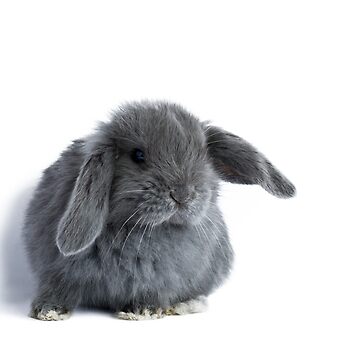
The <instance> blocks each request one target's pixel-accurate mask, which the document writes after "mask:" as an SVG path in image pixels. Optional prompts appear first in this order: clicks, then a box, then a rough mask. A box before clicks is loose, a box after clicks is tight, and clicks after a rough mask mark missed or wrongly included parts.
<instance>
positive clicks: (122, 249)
mask: <svg viewBox="0 0 360 360" xmlns="http://www.w3.org/2000/svg"><path fill="white" fill-rule="evenodd" d="M140 220H141V217H140V218H139V219H138V221H137V222H136V223H135V225H134V226H133V227H132V228H131V230H130V231H129V233H128V234H127V236H126V238H125V240H124V243H123V246H122V248H121V252H120V258H119V261H121V258H122V253H123V251H124V248H125V244H126V241H127V239H128V238H129V236H130V234H131V233H132V232H133V230H134V229H135V227H136V225H137V224H138V223H139V222H140Z"/></svg>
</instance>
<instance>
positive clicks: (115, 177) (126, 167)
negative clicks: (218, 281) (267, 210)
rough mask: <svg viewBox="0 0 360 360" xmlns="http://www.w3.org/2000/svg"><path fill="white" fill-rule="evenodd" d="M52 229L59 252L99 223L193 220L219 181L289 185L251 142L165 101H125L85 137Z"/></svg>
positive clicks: (282, 193) (288, 189) (278, 190)
mask: <svg viewBox="0 0 360 360" xmlns="http://www.w3.org/2000/svg"><path fill="white" fill-rule="evenodd" d="M85 151H86V159H85V161H84V163H83V166H82V168H81V170H80V174H79V176H78V178H77V181H76V184H75V188H74V191H73V194H72V197H71V199H70V202H69V205H68V208H67V210H66V213H65V214H64V216H63V218H62V220H61V222H60V225H59V231H58V238H57V244H58V247H59V249H60V251H61V252H62V253H63V254H65V255H71V254H75V253H77V252H79V251H81V250H83V249H85V248H87V247H88V246H89V245H90V244H91V243H92V242H93V241H94V240H95V239H96V237H97V236H98V235H99V234H100V232H101V230H102V229H103V226H104V224H105V223H106V222H110V223H111V222H119V221H120V222H122V223H123V224H125V223H129V224H131V223H132V224H138V225H139V226H142V227H144V226H154V225H159V224H162V223H165V222H168V223H172V224H177V225H179V226H182V225H189V224H196V223H197V222H199V221H200V220H201V219H202V217H203V216H206V212H207V209H208V207H209V206H210V204H211V203H212V202H214V201H215V199H216V196H217V189H218V183H219V181H220V180H221V179H222V180H225V181H229V182H233V183H238V184H258V185H260V186H262V187H263V188H264V189H265V190H267V191H268V192H270V193H271V194H273V195H275V196H278V197H291V196H293V195H294V193H295V188H294V186H293V185H292V184H291V183H290V182H289V181H288V180H287V179H286V178H285V177H284V176H283V175H282V174H281V173H280V172H279V171H278V170H276V169H275V167H274V166H273V165H272V164H271V163H270V162H269V161H268V160H267V159H266V158H265V157H264V156H263V155H262V154H261V153H259V152H258V151H257V150H256V149H255V148H254V147H253V146H252V145H250V144H249V143H247V142H246V141H245V140H243V139H241V138H239V137H237V136H235V135H233V134H231V133H228V132H226V131H224V130H222V129H220V128H217V127H213V126H211V125H210V124H208V123H201V122H200V121H199V120H198V119H197V118H196V117H194V116H193V115H192V114H190V113H188V112H187V111H186V110H185V109H183V108H182V107H180V106H178V105H175V104H169V103H163V102H161V103H160V102H159V103H150V102H142V103H133V104H129V105H127V106H125V107H123V108H121V109H119V110H118V111H116V112H115V113H114V115H113V118H112V121H110V122H109V123H103V124H101V126H100V127H99V129H98V131H97V132H96V133H95V134H94V135H92V136H90V137H89V138H88V139H87V141H86V145H85Z"/></svg>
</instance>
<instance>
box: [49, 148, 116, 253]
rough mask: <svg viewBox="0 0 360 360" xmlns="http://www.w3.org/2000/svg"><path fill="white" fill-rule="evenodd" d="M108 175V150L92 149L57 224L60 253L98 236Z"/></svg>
mask: <svg viewBox="0 0 360 360" xmlns="http://www.w3.org/2000/svg"><path fill="white" fill-rule="evenodd" d="M112 178H113V159H112V154H111V153H109V152H107V151H102V152H95V153H93V154H91V155H90V156H88V157H87V158H86V159H85V161H84V163H83V165H82V167H81V169H80V173H79V176H78V178H77V180H76V183H75V187H74V189H73V192H72V195H71V198H70V201H69V204H68V207H67V209H66V211H65V214H64V216H63V217H62V219H61V220H60V223H59V227H58V233H57V238H56V244H57V246H58V248H59V250H60V252H61V253H62V254H63V255H65V256H68V255H74V254H77V253H79V252H80V251H83V250H85V249H86V248H88V247H89V246H90V245H91V244H92V243H93V242H94V241H95V239H96V238H97V237H98V236H99V235H100V233H101V230H102V228H103V226H104V223H105V220H106V217H107V214H108V205H109V193H110V187H111V182H112Z"/></svg>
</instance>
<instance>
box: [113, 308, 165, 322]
mask: <svg viewBox="0 0 360 360" xmlns="http://www.w3.org/2000/svg"><path fill="white" fill-rule="evenodd" d="M165 315H166V314H164V312H163V310H162V309H156V310H153V309H148V308H145V309H142V310H138V311H135V312H125V311H118V312H117V313H116V316H117V317H118V318H119V319H121V320H154V319H161V318H163V317H164V316H165Z"/></svg>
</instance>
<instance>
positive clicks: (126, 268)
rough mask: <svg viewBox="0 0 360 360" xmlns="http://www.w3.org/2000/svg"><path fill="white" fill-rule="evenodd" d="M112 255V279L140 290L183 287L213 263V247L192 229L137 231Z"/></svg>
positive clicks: (110, 272)
mask: <svg viewBox="0 0 360 360" xmlns="http://www.w3.org/2000/svg"><path fill="white" fill-rule="evenodd" d="M125 239H126V241H124V242H122V243H120V244H119V247H118V248H117V249H116V250H115V251H114V252H113V254H112V264H113V269H112V270H111V271H108V272H107V273H108V274H112V275H111V276H114V277H116V278H117V279H112V281H117V282H118V283H121V284H127V286H129V287H131V288H132V290H134V288H136V289H138V290H141V289H142V290H144V291H145V290H146V289H150V288H155V289H163V288H168V289H169V288H172V287H183V286H185V285H186V284H189V283H191V282H193V281H194V279H195V278H196V277H199V276H202V273H204V272H206V270H207V268H208V267H209V266H210V261H211V255H212V253H211V250H210V248H209V247H208V248H206V244H204V243H202V242H201V241H199V239H197V238H196V233H195V234H194V233H192V232H191V231H183V232H181V231H178V232H174V233H171V234H169V233H167V232H166V231H153V232H149V233H146V232H145V233H144V232H141V231H139V232H134V233H132V234H130V235H129V236H127V238H125Z"/></svg>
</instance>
